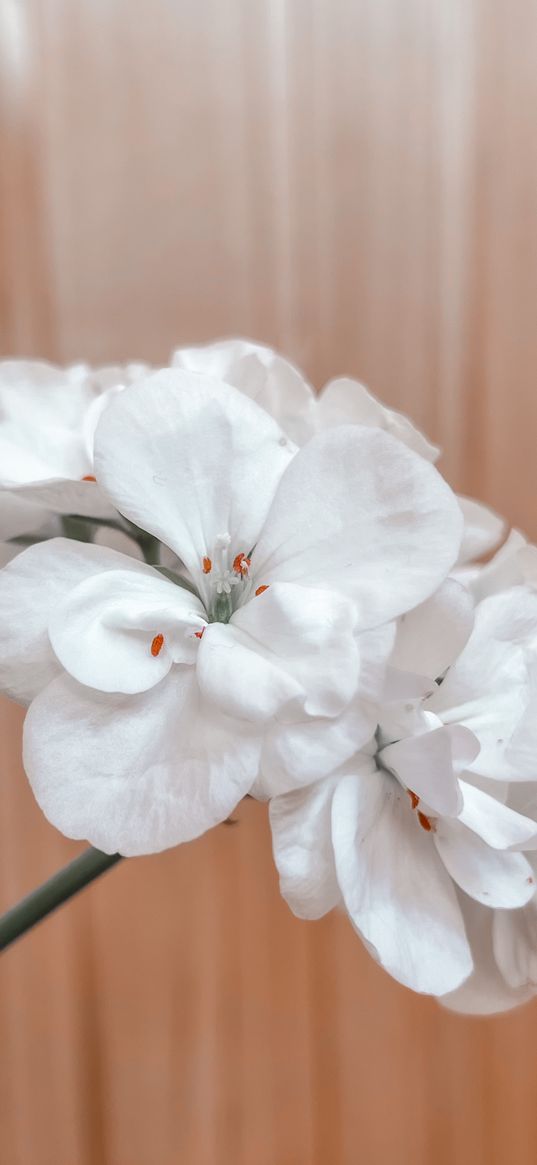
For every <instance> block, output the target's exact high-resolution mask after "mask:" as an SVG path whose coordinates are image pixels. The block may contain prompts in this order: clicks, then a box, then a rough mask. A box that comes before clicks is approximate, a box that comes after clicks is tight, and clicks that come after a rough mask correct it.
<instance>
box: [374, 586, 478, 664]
mask: <svg viewBox="0 0 537 1165" xmlns="http://www.w3.org/2000/svg"><path fill="white" fill-rule="evenodd" d="M473 623H474V603H473V599H472V597H471V595H470V594H469V592H468V591H467V590H466V588H465V587H463V586H462V585H461V584H460V583H458V582H456V581H455V579H452V578H448V579H446V581H445V582H443V583H442V585H441V586H440V587H439V589H438V590H437V591H436V592H435V594H434V595H431V597H430V599H426V601H425V602H424V603H420V605H419V607H414V610H413V611H408V612H407V613H406V614H404V615H402V616H401V618H400V619H399V621H398V624H397V637H396V640H395V645H394V649H393V655H392V658H391V660H390V663H391V665H392V667H395V668H398V669H400V670H401V671H405V672H412V673H414V674H415V675H423V676H430V677H431V679H433V680H435V679H437V678H438V677H439V676H441V675H442V674H443V673H444V672H445V670H446V668H447V667H449V665H450V664H452V663H453V662H454V660H456V659H457V656H459V655H460V653H461V651H462V649H463V647H464V646H465V644H466V643H467V642H468V639H469V637H470V634H471V632H472V627H473Z"/></svg>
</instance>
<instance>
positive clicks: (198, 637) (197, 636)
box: [194, 627, 205, 639]
mask: <svg viewBox="0 0 537 1165" xmlns="http://www.w3.org/2000/svg"><path fill="white" fill-rule="evenodd" d="M204 631H205V627H202V629H201V631H195V632H194V635H195V636H196V639H201V637H202V635H203V633H204Z"/></svg>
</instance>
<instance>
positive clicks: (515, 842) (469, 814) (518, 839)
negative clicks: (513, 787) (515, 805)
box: [459, 780, 537, 849]
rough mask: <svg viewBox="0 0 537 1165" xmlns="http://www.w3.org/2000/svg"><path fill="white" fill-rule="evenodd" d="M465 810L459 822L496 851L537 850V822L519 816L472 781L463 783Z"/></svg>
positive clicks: (463, 807)
mask: <svg viewBox="0 0 537 1165" xmlns="http://www.w3.org/2000/svg"><path fill="white" fill-rule="evenodd" d="M459 784H460V788H461V792H462V796H463V806H462V809H461V812H460V814H459V821H462V823H463V825H466V826H467V827H468V829H471V830H473V832H474V833H477V834H478V836H479V837H481V838H482V839H483V841H484V842H486V843H487V845H490V846H492V848H493V849H514V848H517V849H535V848H537V822H535V821H532V820H531V818H529V817H524V816H523V815H522V814H521V813H517V812H516V811H515V810H514V809H511V808H509V806H508V805H504V804H502V802H501V801H499V800H497V799H496V797H494V796H490V795H489V794H488V793H486V792H484V791H483V790H482V789H478V788H476V786H475V785H471V784H469V782H468V781H462V780H461V781H460V782H459Z"/></svg>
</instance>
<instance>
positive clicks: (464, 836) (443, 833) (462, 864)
mask: <svg viewBox="0 0 537 1165" xmlns="http://www.w3.org/2000/svg"><path fill="white" fill-rule="evenodd" d="M434 841H435V845H436V848H437V850H438V853H439V854H440V857H441V858H442V861H443V863H444V865H445V867H446V869H447V870H448V871H449V873H450V874H451V877H452V878H453V880H454V881H455V882H456V883H457V885H458V886H460V887H461V889H462V890H464V891H465V892H466V894H469V895H470V897H471V898H475V899H476V901H477V902H481V903H483V905H484V906H498V907H501V908H502V909H505V908H512V907H517V906H524V904H525V903H526V902H529V900H530V898H531V897H532V896H533V894H534V892H535V884H534V878H533V871H532V868H531V866H530V864H529V862H528V861H526V858H525V857H523V855H522V854H518V853H510V852H509V851H505V850H504V851H501V850H497V849H491V848H490V846H488V845H487V844H486V843H485V842H484V841H482V840H481V838H480V837H478V836H477V834H476V833H475V832H473V831H472V830H470V829H468V828H467V827H466V826H465V825H463V824H462V822H460V821H454V820H452V819H450V818H448V817H443V818H439V819H438V821H437V822H436V831H435V833H434Z"/></svg>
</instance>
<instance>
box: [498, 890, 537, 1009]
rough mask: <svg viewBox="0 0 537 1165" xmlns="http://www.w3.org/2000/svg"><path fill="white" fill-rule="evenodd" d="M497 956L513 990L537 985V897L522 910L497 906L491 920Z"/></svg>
mask: <svg viewBox="0 0 537 1165" xmlns="http://www.w3.org/2000/svg"><path fill="white" fill-rule="evenodd" d="M492 945H493V950H494V957H495V959H496V962H497V964H498V968H499V970H500V971H501V973H502V975H503V977H504V979H505V981H506V982H507V983H508V984H509V987H511V988H512V989H513V990H515V991H518V990H520V989H524V988H528V987H529V988H531V989H532V990H533V991H535V990H536V989H537V901H536V899H535V898H532V900H531V902H528V905H527V906H524V907H523V908H522V910H516V911H511V910H497V911H496V912H495V914H494V921H493V923H492Z"/></svg>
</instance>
